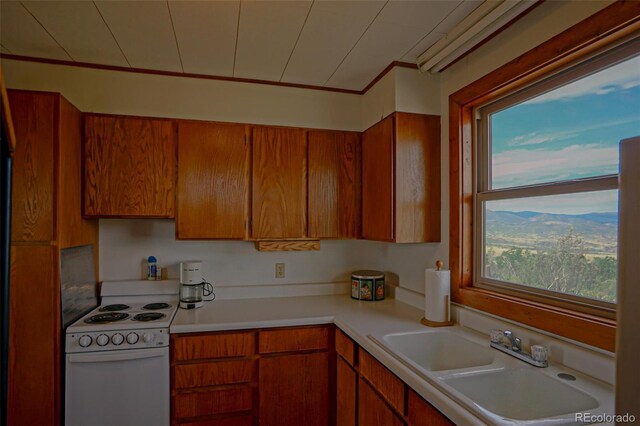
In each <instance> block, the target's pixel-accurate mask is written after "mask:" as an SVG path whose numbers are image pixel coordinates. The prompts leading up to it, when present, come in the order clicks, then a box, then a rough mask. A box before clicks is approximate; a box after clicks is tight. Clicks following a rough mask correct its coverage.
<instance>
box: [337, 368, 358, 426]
mask: <svg viewBox="0 0 640 426" xmlns="http://www.w3.org/2000/svg"><path fill="white" fill-rule="evenodd" d="M337 358H338V361H337V364H336V371H337V379H336V425H337V426H355V424H356V408H357V401H356V392H357V389H356V386H357V383H358V376H357V374H356V372H355V371H353V369H351V367H349V364H347V363H346V362H345V360H343V359H342V357H340V356H338V357H337Z"/></svg>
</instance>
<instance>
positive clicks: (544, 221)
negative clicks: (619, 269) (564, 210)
mask: <svg viewBox="0 0 640 426" xmlns="http://www.w3.org/2000/svg"><path fill="white" fill-rule="evenodd" d="M486 226H487V233H486V241H487V245H489V246H496V247H502V248H509V247H523V248H535V246H536V245H539V244H544V245H546V244H549V243H553V242H555V241H557V240H558V239H559V238H560V237H562V236H565V235H567V234H568V233H569V232H570V231H571V230H572V231H573V232H574V233H576V234H579V235H580V237H581V238H582V239H583V240H584V242H585V247H586V248H587V250H588V251H589V252H590V253H591V254H598V255H614V256H615V253H616V246H617V236H618V213H617V212H604V213H584V214H575V215H574V214H556V213H543V212H534V211H521V212H513V211H505V210H496V211H494V210H487V211H486Z"/></svg>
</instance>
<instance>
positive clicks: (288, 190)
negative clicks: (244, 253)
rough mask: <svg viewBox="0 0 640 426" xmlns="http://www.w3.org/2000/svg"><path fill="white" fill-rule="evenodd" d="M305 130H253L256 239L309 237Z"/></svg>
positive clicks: (270, 128) (252, 224)
mask: <svg viewBox="0 0 640 426" xmlns="http://www.w3.org/2000/svg"><path fill="white" fill-rule="evenodd" d="M305 136H306V135H305V130H304V129H295V128H280V127H260V126H258V127H253V128H252V145H253V146H252V149H253V176H252V218H251V228H252V233H251V236H252V238H253V239H287V238H291V239H296V238H305V237H306V233H307V140H306V137H305Z"/></svg>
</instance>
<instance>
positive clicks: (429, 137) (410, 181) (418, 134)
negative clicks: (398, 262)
mask: <svg viewBox="0 0 640 426" xmlns="http://www.w3.org/2000/svg"><path fill="white" fill-rule="evenodd" d="M362 237H363V238H364V239H368V240H378V241H390V242H396V243H421V242H438V241H440V117H438V116H435V115H423V114H410V113H403V112H396V113H394V114H392V115H390V116H388V117H387V118H385V119H384V120H382V121H381V122H379V123H378V124H376V125H374V126H372V127H370V128H369V129H367V130H366V131H365V132H364V134H363V138H362Z"/></svg>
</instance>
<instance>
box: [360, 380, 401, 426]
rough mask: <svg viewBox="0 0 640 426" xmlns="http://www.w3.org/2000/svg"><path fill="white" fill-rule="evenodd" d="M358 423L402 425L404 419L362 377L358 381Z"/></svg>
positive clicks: (364, 425) (387, 425)
mask: <svg viewBox="0 0 640 426" xmlns="http://www.w3.org/2000/svg"><path fill="white" fill-rule="evenodd" d="M358 424H359V425H361V426H371V425H385V426H402V425H403V421H402V419H401V418H400V417H398V416H397V415H396V414H395V413H394V412H393V410H392V409H391V408H389V406H388V405H387V404H386V403H385V401H384V400H383V399H382V397H380V396H379V395H378V394H377V393H376V392H375V391H374V390H373V388H372V387H371V386H369V384H368V383H367V382H365V381H364V380H362V378H361V379H360V381H359V383H358Z"/></svg>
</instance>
